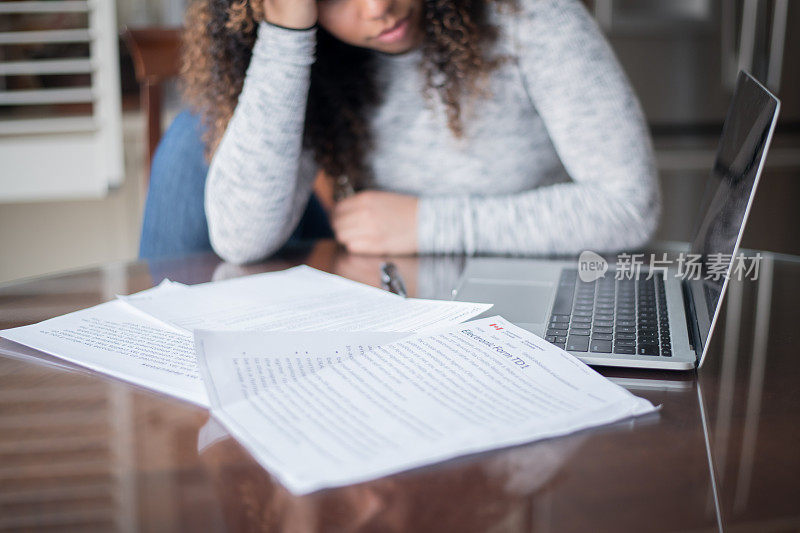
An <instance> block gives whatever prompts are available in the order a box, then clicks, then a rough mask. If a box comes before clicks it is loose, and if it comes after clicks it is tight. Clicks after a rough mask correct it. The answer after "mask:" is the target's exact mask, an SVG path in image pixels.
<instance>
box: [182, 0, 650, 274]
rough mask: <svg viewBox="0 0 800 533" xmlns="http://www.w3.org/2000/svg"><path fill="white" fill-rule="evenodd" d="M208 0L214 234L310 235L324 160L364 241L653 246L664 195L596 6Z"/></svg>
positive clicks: (195, 34) (231, 253) (421, 245)
mask: <svg viewBox="0 0 800 533" xmlns="http://www.w3.org/2000/svg"><path fill="white" fill-rule="evenodd" d="M508 1H510V0H504V1H502V2H501V1H500V0H495V1H490V0H319V1H317V0H239V1H235V2H233V3H232V4H231V3H230V0H200V1H198V2H197V3H196V4H194V6H193V7H191V9H190V14H189V19H188V21H189V22H188V32H187V41H186V43H187V51H186V56H185V60H186V64H185V69H184V76H185V81H186V89H187V90H186V97H187V99H188V100H189V102H190V103H191V104H192V105H193V106H194V108H195V109H196V110H197V111H198V112H199V113H200V114H201V115H202V116H203V117H204V121H205V124H206V126H207V136H206V142H207V147H208V151H209V153H210V154H213V157H212V159H211V164H210V169H209V173H208V179H207V182H206V189H205V191H206V197H205V210H206V215H207V217H208V225H209V233H210V237H211V244H212V246H213V247H214V249H215V251H216V252H217V253H218V254H219V255H220V256H222V257H223V258H224V259H226V260H228V261H231V262H235V263H245V262H252V261H256V260H259V259H262V258H264V257H266V256H268V255H269V254H271V253H272V252H274V251H275V250H276V249H278V248H279V247H280V246H281V245H282V244H283V243H284V242H285V241H286V239H287V238H288V237H289V235H290V234H291V233H292V231H293V229H294V228H295V226H296V225H297V222H298V220H299V219H300V216H301V215H302V213H303V209H304V206H305V205H306V203H307V202H308V199H309V196H310V193H311V188H312V182H313V180H314V177H315V175H316V173H317V171H318V169H322V170H323V171H325V173H327V174H328V175H330V176H332V177H335V178H338V177H341V176H345V177H346V178H347V179H348V180H349V181H350V182H351V183H353V184H354V185H355V186H356V189H357V190H360V191H361V192H358V193H356V194H354V195H352V196H350V197H348V198H345V199H344V200H342V201H340V202H338V203H337V205H336V206H335V208H334V209H333V212H332V214H331V223H332V227H333V230H334V234H335V236H336V238H337V240H338V241H339V242H341V243H342V244H343V245H344V246H346V247H347V248H348V249H349V250H350V251H352V252H356V253H366V254H410V253H467V254H473V253H512V254H539V253H574V252H579V251H581V250H584V249H592V250H596V251H598V250H604V251H609V250H616V249H621V248H631V247H636V246H639V245H641V244H643V243H644V242H646V241H647V240H648V239H649V238H650V237H651V235H652V233H653V232H654V230H655V228H656V224H657V218H658V212H659V194H658V187H657V178H656V171H655V165H654V160H653V154H652V148H651V144H650V140H649V136H648V132H647V128H646V125H645V122H644V119H643V116H642V113H641V110H640V108H639V105H638V102H637V101H636V98H635V96H634V95H633V93H632V90H631V88H630V86H629V84H628V81H627V80H626V78H625V75H624V74H623V72H622V70H621V68H620V66H619V64H618V63H617V61H616V59H615V57H614V55H613V52H612V51H611V49H610V47H609V45H608V43H607V42H606V41H605V39H604V38H603V36H602V35H601V33H600V31H599V30H598V28H597V26H596V25H595V23H594V21H593V20H592V19H591V17H590V16H589V14H588V13H587V12H586V11H585V9H584V7H583V6H582V5H581V4H580V2H579V1H578V0H519V3H518V4H514V5H512V4H509V3H507V2H508Z"/></svg>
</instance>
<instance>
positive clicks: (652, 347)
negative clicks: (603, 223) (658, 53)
mask: <svg viewBox="0 0 800 533" xmlns="http://www.w3.org/2000/svg"><path fill="white" fill-rule="evenodd" d="M779 107H780V102H779V101H778V99H777V98H775V96H773V95H772V94H770V93H769V92H768V91H767V90H766V89H765V88H764V87H763V86H762V85H761V84H760V83H758V82H757V81H756V80H755V79H753V78H752V77H751V76H750V75H749V74H747V73H744V72H742V73H740V74H739V79H738V81H737V85H736V92H735V94H734V96H733V101H732V103H731V105H730V107H729V109H728V115H727V117H726V119H725V124H724V126H723V129H722V137H721V139H720V143H719V148H718V150H717V156H716V160H715V162H714V168H713V169H712V171H711V175H710V177H709V181H708V185H707V189H706V197H705V200H704V202H703V207H702V212H701V217H700V220H701V221H700V225H699V227H698V228H697V229H696V232H695V238H694V241H693V242H692V245H691V251H690V254H689V257H690V258H691V259H697V261H696V263H695V264H696V266H697V267H699V270H698V271H696V272H694V273H693V274H694V275H691V276H686V274H689V272H686V270H685V269H684V272H683V274H684V279H679V276H678V275H676V272H675V271H674V270H673V269H672V268H669V269H664V270H658V271H656V269H653V272H650V273H648V272H647V271H646V269H645V270H643V272H642V274H644V275H642V276H632V274H634V273H635V272H634V271H633V269H631V272H622V271H619V272H617V273H616V274H615V273H614V272H613V271H609V272H608V273H607V274H606V275H605V276H602V277H599V278H597V276H596V275H592V274H593V273H594V272H591V271H588V270H585V269H584V268H586V267H588V263H584V262H579V263H578V264H576V263H575V262H567V261H546V260H532V259H506V258H474V259H470V260H469V261H468V263H467V266H466V268H465V270H464V274H463V276H462V279H461V282H460V283H459V286H458V289H457V290H456V296H455V297H456V299H458V300H465V301H473V302H491V303H494V304H495V306H494V308H493V309H491V310H490V311H491V314H500V315H502V316H504V317H505V318H507V319H508V320H511V321H512V322H514V323H516V324H517V325H519V326H521V327H524V328H525V329H528V330H530V331H532V332H534V333H536V334H538V335H542V336H544V337H545V338H546V339H547V340H548V341H550V342H552V343H554V344H556V345H557V346H559V347H561V348H564V349H565V350H567V351H569V352H570V353H572V354H573V355H575V356H577V357H578V358H580V359H581V360H583V361H584V362H586V363H589V364H595V365H611V366H627V367H641V368H663V369H675V370H681V369H691V368H695V367H696V366H697V367H699V366H700V365H701V364H702V362H703V359H704V357H705V353H706V351H707V348H708V341H709V339H710V337H711V333H712V331H713V329H714V322H715V321H716V318H717V314H718V313H719V309H720V307H721V304H722V298H723V296H724V294H725V288H726V286H727V280H728V277H729V275H730V274H731V271H732V267H733V264H734V262H735V256H736V253H737V251H738V249H739V242H740V241H741V237H742V233H743V231H744V225H745V222H746V220H747V214H748V211H749V209H750V205H751V204H752V201H753V197H754V195H755V189H756V184H757V182H758V178H759V176H760V174H761V170H762V168H763V166H764V160H765V159H766V155H767V149H768V148H769V143H770V140H771V138H772V132H773V130H774V128H775V124H776V122H777V117H778V109H779ZM620 257H622V256H620ZM627 257H628V258H630V257H631V256H630V255H628V256H627ZM659 257H660V256H659ZM597 259H600V258H597ZM685 266H686V265H684V267H685ZM579 269H581V271H580V272H579ZM651 274H652V275H651ZM698 274H699V275H698ZM591 278H597V279H595V280H593V281H592V280H591ZM616 278H622V279H616ZM646 278H649V279H646Z"/></svg>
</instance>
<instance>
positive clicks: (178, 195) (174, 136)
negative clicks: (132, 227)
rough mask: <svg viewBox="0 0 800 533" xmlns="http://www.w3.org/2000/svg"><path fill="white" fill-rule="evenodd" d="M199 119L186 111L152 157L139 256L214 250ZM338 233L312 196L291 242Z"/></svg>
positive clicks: (158, 256) (159, 255)
mask: <svg viewBox="0 0 800 533" xmlns="http://www.w3.org/2000/svg"><path fill="white" fill-rule="evenodd" d="M202 135H203V127H202V125H201V122H200V119H199V117H197V116H195V115H193V114H192V113H190V112H188V111H183V112H181V113H180V114H179V115H178V116H177V117H175V120H174V121H173V122H172V124H171V125H170V127H169V128H168V129H167V131H166V132H165V133H164V136H163V137H162V139H161V142H160V143H159V145H158V148H157V149H156V153H155V155H154V156H153V166H152V168H151V170H150V187H149V189H148V191H147V202H146V203H145V208H144V221H143V222H142V234H141V240H140V241H139V257H140V258H142V259H156V258H160V257H169V256H176V255H183V254H187V253H192V252H202V251H210V250H211V243H210V241H209V238H208V222H207V221H206V213H205V207H204V204H203V200H204V191H205V184H206V175H207V174H208V164H207V163H206V160H205V157H204V155H203V150H204V144H203V142H202V139H201V137H202ZM332 236H333V232H332V231H331V227H330V224H329V222H328V217H327V215H326V213H325V211H324V210H323V209H322V205H321V204H320V203H319V201H318V200H317V198H316V197H315V196H314V195H312V196H311V199H310V200H309V202H308V206H307V207H306V210H305V213H304V214H303V217H302V218H301V220H300V223H299V224H298V226H297V228H296V229H295V231H294V233H293V234H292V236H291V237H290V238H289V242H288V243H287V244H296V243H298V242H301V241H305V240H311V239H319V238H329V237H332Z"/></svg>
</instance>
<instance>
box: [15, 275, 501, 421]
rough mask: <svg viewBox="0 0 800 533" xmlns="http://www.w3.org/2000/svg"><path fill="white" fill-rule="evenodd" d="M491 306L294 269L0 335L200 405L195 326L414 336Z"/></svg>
mask: <svg viewBox="0 0 800 533" xmlns="http://www.w3.org/2000/svg"><path fill="white" fill-rule="evenodd" d="M490 307H491V305H487V304H471V303H466V302H443V301H435V300H417V299H413V298H402V297H400V296H397V295H396V294H391V293H389V292H386V291H382V290H380V289H376V288H375V287H370V286H368V285H363V284H361V283H356V282H354V281H349V280H346V279H344V278H341V277H339V276H334V275H331V274H326V273H324V272H320V271H319V270H315V269H313V268H309V267H306V266H300V267H296V268H291V269H289V270H284V271H281V272H273V273H267V274H257V275H254V276H247V277H243V278H236V279H231V280H226V281H220V282H213V283H204V284H200V285H194V286H191V287H188V286H186V285H181V284H177V283H170V282H167V283H163V284H162V285H159V286H158V287H156V288H154V289H149V290H147V291H143V292H140V293H137V294H136V295H133V296H129V297H121V298H120V300H117V301H112V302H107V303H104V304H100V305H98V306H95V307H90V308H89V309H84V310H82V311H77V312H75V313H70V314H67V315H63V316H60V317H56V318H53V319H50V320H45V321H44V322H40V323H38V324H33V325H30V326H23V327H20V328H14V329H8V330H4V331H0V336H2V337H5V338H6V339H9V340H12V341H14V342H18V343H20V344H24V345H26V346H29V347H31V348H35V349H37V350H40V351H42V352H45V353H48V354H50V355H54V356H56V357H60V358H62V359H65V360H67V361H70V362H72V363H76V364H78V365H82V366H85V367H88V368H91V369H92V370H96V371H98V372H103V373H105V374H109V375H111V376H114V377H116V378H119V379H123V380H125V381H129V382H132V383H135V384H137V385H141V386H144V387H147V388H151V389H154V390H157V391H159V392H163V393H166V394H169V395H171V396H175V397H178V398H181V399H183V400H188V401H190V402H193V403H196V404H198V405H202V406H205V407H207V406H208V395H207V394H206V388H205V386H204V385H203V382H202V380H201V379H200V375H199V374H198V373H197V358H196V356H195V352H194V345H193V341H192V329H193V328H197V327H203V328H207V329H233V330H246V329H262V330H279V329H283V330H295V331H298V330H310V329H316V330H343V331H359V330H378V331H402V332H417V331H424V330H426V329H431V328H437V327H442V326H444V325H448V324H457V323H460V322H463V321H464V320H468V319H470V318H472V317H474V316H476V315H478V314H480V313H482V312H483V311H485V310H486V309H488V308H490Z"/></svg>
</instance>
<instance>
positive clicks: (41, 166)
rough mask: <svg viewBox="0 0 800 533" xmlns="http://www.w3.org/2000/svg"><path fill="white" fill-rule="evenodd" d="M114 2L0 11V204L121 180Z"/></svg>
mask: <svg viewBox="0 0 800 533" xmlns="http://www.w3.org/2000/svg"><path fill="white" fill-rule="evenodd" d="M114 3H115V2H114V0H21V1H6V2H0V202H17V201H31V200H53V199H67V198H91V197H101V196H103V195H105V194H106V193H107V191H108V189H109V187H114V186H117V185H119V184H120V183H121V182H122V179H123V173H124V164H123V151H122V116H121V104H120V88H119V61H118V45H117V31H116V17H115V13H114V10H115V6H114Z"/></svg>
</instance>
